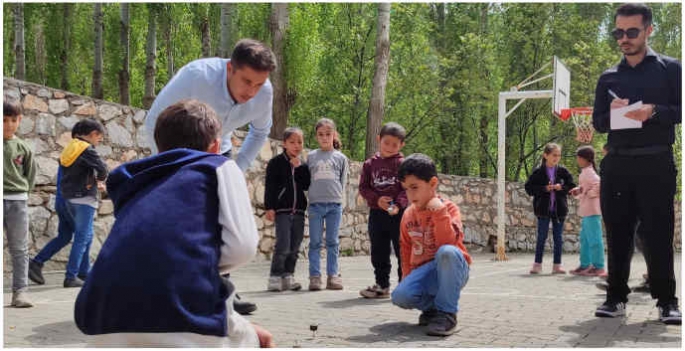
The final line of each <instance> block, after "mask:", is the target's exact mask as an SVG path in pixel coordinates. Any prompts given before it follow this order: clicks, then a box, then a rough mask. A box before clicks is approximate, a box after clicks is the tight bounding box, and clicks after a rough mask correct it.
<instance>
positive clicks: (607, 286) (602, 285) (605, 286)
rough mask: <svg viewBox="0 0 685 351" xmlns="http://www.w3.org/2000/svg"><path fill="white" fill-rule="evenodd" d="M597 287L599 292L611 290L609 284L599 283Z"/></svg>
mask: <svg viewBox="0 0 685 351" xmlns="http://www.w3.org/2000/svg"><path fill="white" fill-rule="evenodd" d="M595 287H596V288H597V289H599V290H604V291H607V290H608V289H609V283H607V282H601V283H597V284H595Z"/></svg>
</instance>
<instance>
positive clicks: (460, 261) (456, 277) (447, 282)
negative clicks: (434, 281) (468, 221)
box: [435, 245, 469, 313]
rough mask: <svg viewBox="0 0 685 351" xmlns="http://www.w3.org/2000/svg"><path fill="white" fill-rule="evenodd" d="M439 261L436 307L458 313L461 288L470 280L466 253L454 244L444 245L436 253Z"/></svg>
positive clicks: (436, 259) (437, 261) (436, 258)
mask: <svg viewBox="0 0 685 351" xmlns="http://www.w3.org/2000/svg"><path fill="white" fill-rule="evenodd" d="M435 262H436V263H437V265H436V269H437V272H438V274H437V278H438V291H437V295H436V296H435V307H436V308H437V309H438V310H439V311H443V312H447V313H456V312H457V311H459V298H460V297H461V289H463V288H464V286H465V285H466V282H467V281H468V280H469V264H468V263H467V262H466V259H465V258H464V254H463V253H462V252H461V250H459V249H458V248H456V247H455V246H452V245H443V246H441V247H440V248H439V249H438V252H437V253H436V254H435Z"/></svg>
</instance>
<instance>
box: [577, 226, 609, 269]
mask: <svg viewBox="0 0 685 351" xmlns="http://www.w3.org/2000/svg"><path fill="white" fill-rule="evenodd" d="M589 265H592V266H593V267H595V268H597V269H602V268H604V240H602V217H601V216H600V215H594V216H586V217H583V218H582V219H581V222H580V266H581V267H583V268H586V267H587V266H589Z"/></svg>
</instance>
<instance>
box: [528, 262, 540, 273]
mask: <svg viewBox="0 0 685 351" xmlns="http://www.w3.org/2000/svg"><path fill="white" fill-rule="evenodd" d="M541 271H542V264H541V263H533V268H531V269H530V274H540V272H541Z"/></svg>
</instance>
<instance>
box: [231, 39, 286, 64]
mask: <svg viewBox="0 0 685 351" xmlns="http://www.w3.org/2000/svg"><path fill="white" fill-rule="evenodd" d="M231 65H232V66H233V67H234V68H235V69H236V70H237V69H240V68H243V67H244V66H245V65H247V66H249V67H250V68H252V69H253V70H255V71H261V72H265V71H266V72H273V71H274V70H275V69H276V56H275V55H274V53H273V51H271V49H269V47H268V46H266V45H264V43H262V42H260V41H257V40H254V39H242V40H240V41H238V42H237V43H236V44H235V47H234V48H233V53H232V54H231Z"/></svg>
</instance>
